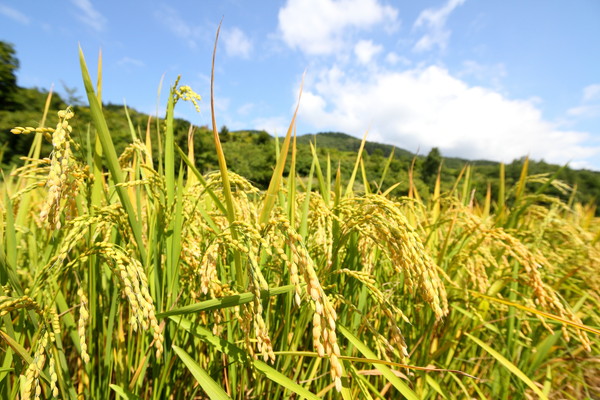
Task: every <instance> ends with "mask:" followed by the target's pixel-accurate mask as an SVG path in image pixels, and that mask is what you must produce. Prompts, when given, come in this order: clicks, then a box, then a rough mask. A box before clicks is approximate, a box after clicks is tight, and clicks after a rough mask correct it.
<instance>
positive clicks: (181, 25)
mask: <svg viewBox="0 0 600 400" xmlns="http://www.w3.org/2000/svg"><path fill="white" fill-rule="evenodd" d="M154 16H155V17H156V19H157V20H159V21H160V22H161V23H162V24H163V25H164V26H165V27H167V28H168V29H169V30H170V31H171V32H172V33H173V34H174V35H175V36H178V37H179V38H181V39H183V40H185V42H186V43H187V45H188V46H189V47H191V48H196V46H197V45H198V40H199V39H200V35H201V32H202V30H201V29H200V28H198V27H195V26H192V25H190V24H188V23H187V21H185V20H184V19H183V17H182V16H181V15H180V14H179V13H178V12H177V11H176V10H175V9H174V8H172V7H170V6H167V5H164V4H163V5H162V6H161V7H159V8H158V9H157V10H156V12H155V13H154Z"/></svg>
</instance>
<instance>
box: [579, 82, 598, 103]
mask: <svg viewBox="0 0 600 400" xmlns="http://www.w3.org/2000/svg"><path fill="white" fill-rule="evenodd" d="M593 100H600V84H599V83H596V84H593V85H588V86H586V87H585V88H583V101H584V102H589V101H593Z"/></svg>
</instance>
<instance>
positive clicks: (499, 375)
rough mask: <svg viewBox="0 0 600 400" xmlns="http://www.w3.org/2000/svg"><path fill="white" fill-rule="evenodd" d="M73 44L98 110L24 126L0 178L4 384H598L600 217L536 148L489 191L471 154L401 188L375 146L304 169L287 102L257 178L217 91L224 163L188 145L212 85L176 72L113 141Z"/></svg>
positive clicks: (67, 391)
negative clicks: (180, 117) (512, 177)
mask: <svg viewBox="0 0 600 400" xmlns="http://www.w3.org/2000/svg"><path fill="white" fill-rule="evenodd" d="M215 54H216V51H215ZM80 60H81V70H82V76H83V81H84V83H85V88H86V93H87V98H88V102H89V107H90V112H91V115H92V118H93V125H92V126H77V125H72V121H73V117H74V111H73V110H72V109H66V110H44V115H46V113H48V112H56V113H57V115H58V118H59V122H58V124H57V125H56V126H55V127H48V126H46V125H45V122H44V120H45V118H43V119H42V121H41V123H40V126H39V127H37V128H33V127H16V128H15V129H14V130H13V133H15V134H21V135H26V134H29V135H35V140H34V141H33V145H32V149H31V152H30V155H29V157H27V158H24V159H23V164H22V165H21V166H19V167H18V168H15V169H14V170H13V171H12V172H11V173H10V175H7V176H5V177H4V181H3V184H2V197H3V200H2V203H1V205H2V210H1V213H0V216H1V218H2V220H1V221H0V222H1V227H2V229H1V230H0V235H1V236H0V246H1V249H0V250H1V251H0V281H1V282H0V283H1V284H2V295H1V296H0V317H1V318H2V320H1V322H0V337H1V338H0V346H1V349H2V353H1V354H0V362H1V363H2V366H1V367H0V396H1V397H2V398H6V399H30V398H35V399H39V398H68V399H79V398H125V399H194V398H195V399H205V398H210V399H228V398H231V399H279V398H306V399H318V398H328V399H334V398H335V399H337V398H343V399H355V398H361V399H362V398H364V399H399V398H407V399H454V398H488V399H514V398H543V399H554V398H556V399H558V398H573V399H575V398H597V397H598V396H600V388H599V385H600V366H599V359H598V357H597V351H598V344H599V336H598V334H599V333H600V330H598V328H596V327H598V326H599V325H600V324H599V313H598V311H597V310H598V306H599V304H600V297H599V294H598V293H600V291H599V289H600V286H599V285H600V280H599V279H598V275H597V270H598V266H599V261H600V244H599V243H598V242H599V238H600V228H598V227H599V226H600V224H599V223H598V222H599V221H598V218H597V217H596V216H595V210H594V209H593V208H592V207H590V206H587V207H586V206H583V205H580V204H576V203H575V202H570V203H564V202H561V201H560V200H558V199H556V198H553V197H550V196H548V195H546V194H545V190H546V189H547V188H549V187H550V186H552V187H555V188H557V189H559V190H562V191H570V190H572V189H571V188H569V187H568V186H566V185H565V184H563V183H561V182H558V181H557V180H555V179H554V178H553V177H552V176H530V175H528V172H527V163H525V166H524V168H523V171H522V175H521V179H520V181H519V182H518V183H517V185H516V187H514V188H510V187H505V185H504V184H502V185H501V188H500V190H499V193H491V191H488V193H487V195H486V197H485V200H484V202H483V203H478V202H477V201H476V200H475V197H474V196H473V192H472V189H471V183H470V179H469V176H470V169H469V167H465V170H464V173H463V174H461V177H460V178H459V179H458V180H457V181H456V183H455V186H454V188H453V189H452V190H451V191H449V192H446V193H443V192H441V190H440V184H439V177H438V182H437V184H436V186H435V188H434V190H433V191H432V193H431V194H429V195H428V196H422V193H421V194H420V193H419V191H418V190H417V188H416V187H414V186H411V189H410V191H409V193H408V195H406V196H396V195H394V192H393V189H394V187H391V188H387V189H386V190H385V191H384V190H383V188H381V185H379V186H377V185H373V184H372V183H370V182H368V181H367V180H366V174H365V173H364V164H362V162H361V160H362V158H361V157H362V148H361V150H359V153H358V154H357V159H356V165H355V168H354V171H353V173H352V174H351V176H349V177H342V176H341V172H340V171H339V170H338V171H337V172H336V171H335V168H334V167H332V165H331V163H330V162H329V160H322V159H319V158H318V156H317V151H316V144H315V145H313V147H312V149H313V161H312V166H311V169H310V173H309V175H308V176H304V177H300V176H298V175H297V174H296V171H295V155H296V147H295V117H296V115H295V114H294V115H293V116H292V118H291V123H290V126H289V129H288V131H287V134H286V136H285V137H284V138H283V140H282V142H281V143H280V144H279V143H278V144H277V146H278V147H277V154H278V158H277V163H276V165H275V166H274V170H273V175H272V178H271V182H270V185H269V187H268V189H267V190H266V191H261V190H259V189H258V188H256V187H255V186H254V185H253V184H252V183H251V182H249V181H248V180H246V179H245V178H244V177H242V176H239V175H237V174H235V173H233V172H231V171H229V170H228V168H227V162H226V155H225V154H224V152H223V149H222V146H221V143H220V139H219V135H218V132H217V129H216V126H217V123H216V115H215V112H214V109H213V110H211V111H212V125H213V132H214V135H213V141H214V146H215V152H216V154H217V157H218V161H219V170H218V171H213V172H209V173H206V174H202V173H201V172H200V171H199V170H198V169H197V167H196V164H195V160H194V153H193V148H194V146H193V143H194V134H193V130H192V129H191V130H190V135H189V146H188V149H181V148H179V147H178V146H177V145H176V144H175V142H174V135H173V119H174V109H175V107H177V106H180V103H181V102H183V101H190V102H193V105H194V106H195V107H196V108H197V107H199V106H201V105H202V103H201V102H200V104H199V103H198V102H199V101H200V98H199V96H198V95H197V94H196V93H195V92H194V91H193V90H192V89H191V88H189V87H188V86H180V85H179V82H178V81H177V82H175V83H174V84H173V86H172V87H171V88H170V91H169V96H168V104H167V108H166V116H165V118H164V120H161V121H159V122H158V123H156V124H152V123H149V124H148V125H147V127H145V132H144V131H143V129H144V127H136V126H133V124H131V123H130V124H129V126H130V134H131V144H130V145H129V146H128V147H127V148H126V149H125V151H124V152H123V153H122V154H120V155H119V154H117V152H116V151H115V148H114V145H113V143H112V140H111V127H109V126H107V124H106V121H105V119H104V116H103V112H102V101H101V98H100V93H101V64H100V63H99V79H98V84H97V86H96V87H94V85H93V83H92V80H91V77H90V76H89V73H88V68H87V65H86V62H85V59H84V56H83V53H82V52H81V51H80ZM213 63H214V60H213ZM213 68H214V67H213ZM213 80H214V77H213ZM211 104H214V102H212V101H211ZM41 111H42V110H41ZM153 126H154V127H153ZM153 137H160V138H161V139H160V140H159V141H156V140H152V138H153ZM42 140H48V141H50V142H51V143H52V146H53V151H52V153H51V154H40V153H41V143H42ZM363 143H364V142H363ZM156 148H158V149H159V152H158V154H160V155H161V156H160V159H156V158H155V157H154V156H153V154H156V153H155V152H154V151H153V150H155V149H156ZM178 160H181V161H178ZM286 165H288V170H289V173H288V174H287V175H286V176H284V167H285V166H286ZM361 168H362V170H361ZM383 170H384V174H385V171H386V168H384V169H383ZM359 172H362V177H363V180H362V182H360V176H361V174H359ZM409 176H410V173H409ZM500 178H501V181H502V178H503V177H502V176H501V177H500ZM381 182H383V177H382V179H381ZM502 182H503V181H502ZM344 186H345V188H344ZM371 187H378V188H380V189H378V190H371ZM423 198H427V199H429V200H427V201H423V200H422V199H423Z"/></svg>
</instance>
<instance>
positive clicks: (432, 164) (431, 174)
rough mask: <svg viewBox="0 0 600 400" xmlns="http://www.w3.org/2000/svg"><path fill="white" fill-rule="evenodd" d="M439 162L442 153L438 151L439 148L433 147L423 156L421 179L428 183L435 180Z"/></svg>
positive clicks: (440, 161) (440, 162)
mask: <svg viewBox="0 0 600 400" xmlns="http://www.w3.org/2000/svg"><path fill="white" fill-rule="evenodd" d="M441 164H442V154H441V153H440V149H438V148H437V147H434V148H432V149H431V151H430V152H429V154H427V157H425V160H424V161H423V166H422V175H423V180H424V181H426V182H427V183H429V184H432V183H433V182H434V181H435V178H436V176H437V174H438V171H439V169H440V165H441Z"/></svg>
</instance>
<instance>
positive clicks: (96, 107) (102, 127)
mask: <svg viewBox="0 0 600 400" xmlns="http://www.w3.org/2000/svg"><path fill="white" fill-rule="evenodd" d="M79 63H80V64H81V74H82V76H83V84H84V86H85V91H86V94H87V97H88V102H89V104H90V114H91V117H92V121H94V126H95V127H96V131H97V133H98V139H100V143H101V144H102V150H103V151H104V159H105V160H106V163H107V167H108V170H109V171H110V174H111V176H112V178H113V181H114V182H115V184H119V183H122V182H123V173H122V171H121V167H120V166H119V159H118V157H117V152H116V151H115V146H114V144H113V141H112V138H111V136H110V132H109V130H108V125H107V124H106V119H105V118H104V114H103V113H102V106H101V105H100V102H99V100H98V97H97V96H96V94H95V93H94V87H93V85H92V80H91V79H90V74H89V72H88V69H87V65H86V63H85V58H84V56H83V50H81V47H79ZM115 189H116V191H117V194H118V196H119V199H120V200H121V204H122V205H123V208H124V209H125V212H126V214H127V219H128V222H129V225H130V227H131V230H132V231H133V236H134V238H135V241H136V244H137V246H138V251H139V252H140V257H141V259H142V264H144V265H146V250H145V249H146V246H145V245H144V239H143V236H142V226H141V224H140V222H139V221H138V219H137V216H136V214H135V209H134V208H133V204H132V203H131V200H130V199H129V195H128V193H127V189H126V188H125V187H123V186H120V185H116V187H115Z"/></svg>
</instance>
